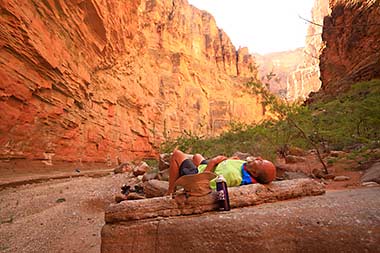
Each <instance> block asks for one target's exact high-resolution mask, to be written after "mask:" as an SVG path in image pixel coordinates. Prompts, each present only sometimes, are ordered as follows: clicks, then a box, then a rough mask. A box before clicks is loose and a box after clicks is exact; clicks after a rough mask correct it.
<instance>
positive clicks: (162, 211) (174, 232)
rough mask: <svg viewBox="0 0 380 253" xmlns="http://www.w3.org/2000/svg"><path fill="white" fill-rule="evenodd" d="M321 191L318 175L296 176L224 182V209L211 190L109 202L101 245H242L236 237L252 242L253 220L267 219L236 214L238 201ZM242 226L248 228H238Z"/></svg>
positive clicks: (146, 248)
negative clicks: (198, 194) (200, 194)
mask: <svg viewBox="0 0 380 253" xmlns="http://www.w3.org/2000/svg"><path fill="white" fill-rule="evenodd" d="M324 193H325V189H324V186H323V185H322V184H320V183H318V182H317V181H315V180H312V179H296V180H287V181H280V182H273V183H271V184H269V185H261V184H254V185H247V186H241V187H232V188H229V195H230V202H231V207H232V210H231V211H229V212H219V211H215V210H216V209H217V205H216V202H215V200H216V196H215V193H212V194H209V195H206V196H203V197H189V198H186V197H185V196H184V195H180V196H177V197H176V198H174V199H173V198H170V197H160V198H152V199H144V200H137V201H124V202H121V203H119V204H112V205H111V206H110V207H109V208H108V209H107V210H106V214H105V220H106V225H105V226H104V227H103V229H102V246H101V249H102V252H215V251H216V250H217V248H218V247H219V246H218V247H217V245H218V243H220V244H221V246H220V248H219V249H222V248H223V250H222V251H229V249H231V250H235V249H236V250H237V248H239V247H242V246H239V245H240V244H241V243H242V242H241V241H246V243H245V244H243V245H245V246H249V245H250V243H252V242H251V240H250V239H249V240H248V238H250V237H251V236H254V235H255V233H256V236H257V235H258V234H259V231H257V228H255V227H254V224H257V223H260V224H262V223H267V222H270V219H266V220H263V219H261V218H259V217H256V216H255V215H254V210H255V209H252V210H253V211H252V212H253V213H250V214H247V215H245V216H244V215H243V216H241V214H243V213H245V212H242V210H245V209H246V208H241V207H249V206H253V205H258V204H262V203H268V202H276V201H279V200H286V199H294V198H299V197H303V196H314V195H321V194H324ZM281 203H282V202H281ZM256 208H259V207H256ZM202 213H204V214H202ZM184 215H186V216H184ZM290 215H291V214H290ZM253 221H254V223H252V222H253ZM280 223H281V222H280ZM243 231H245V233H247V231H248V232H249V233H248V234H242V232H243ZM254 231H256V232H255V233H254ZM225 238H230V239H228V240H226V239H225ZM223 245H224V246H223ZM228 245H229V246H228ZM234 245H235V246H234ZM215 247H216V248H215ZM233 247H235V248H233ZM236 247H237V248H236ZM241 249H244V248H241Z"/></svg>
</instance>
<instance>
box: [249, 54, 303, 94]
mask: <svg viewBox="0 0 380 253" xmlns="http://www.w3.org/2000/svg"><path fill="white" fill-rule="evenodd" d="M254 56H255V59H256V62H257V64H258V67H259V79H260V81H261V82H262V83H264V84H266V85H267V87H268V88H269V90H270V91H271V92H272V93H274V94H276V95H278V96H280V97H282V98H284V99H287V98H288V96H287V94H288V93H291V92H293V91H292V89H293V87H289V85H288V82H287V81H288V79H289V74H290V73H293V72H294V71H295V70H296V69H297V66H298V65H299V64H300V62H302V61H303V57H304V56H303V48H298V49H295V50H292V51H284V52H275V53H269V54H265V55H259V54H255V55H254ZM295 88H297V87H295Z"/></svg>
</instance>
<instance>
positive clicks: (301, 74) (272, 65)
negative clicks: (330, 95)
mask: <svg viewBox="0 0 380 253" xmlns="http://www.w3.org/2000/svg"><path fill="white" fill-rule="evenodd" d="M329 10H330V9H329V0H315V3H314V6H313V9H312V10H311V20H310V21H309V26H308V30H307V35H306V38H305V47H304V48H299V49H296V50H293V51H285V52H276V53H271V54H267V55H255V58H256V59H257V63H258V65H259V73H260V80H261V82H263V83H267V84H269V88H270V90H271V91H272V92H273V93H275V94H277V95H279V96H280V97H283V98H285V99H286V100H288V101H296V100H304V99H305V98H307V97H308V95H309V93H310V92H315V91H317V90H319V88H320V87H321V81H320V79H319V77H320V72H319V57H320V55H321V52H322V49H323V43H322V24H323V19H324V17H325V16H327V15H328V14H329ZM299 22H306V21H303V20H302V19H301V18H300V20H299ZM290 29H291V28H290ZM270 73H272V74H273V75H272V77H271V78H270V80H268V78H267V76H268V74H270Z"/></svg>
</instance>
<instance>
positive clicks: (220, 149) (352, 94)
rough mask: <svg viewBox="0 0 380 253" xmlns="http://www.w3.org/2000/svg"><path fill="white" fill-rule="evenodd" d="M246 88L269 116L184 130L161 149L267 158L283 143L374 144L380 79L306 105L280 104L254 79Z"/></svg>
mask: <svg viewBox="0 0 380 253" xmlns="http://www.w3.org/2000/svg"><path fill="white" fill-rule="evenodd" d="M246 87H248V88H249V89H251V91H252V92H253V93H254V94H260V95H261V96H262V97H263V104H264V105H265V106H266V107H267V109H268V110H269V111H270V112H271V113H272V114H273V115H274V118H275V119H272V120H265V121H263V122H260V123H259V124H255V125H243V124H240V123H234V124H232V125H231V127H230V130H229V131H227V132H225V133H223V134H221V135H220V136H218V137H213V138H202V137H199V136H195V135H193V134H191V133H189V132H185V133H184V134H183V135H182V136H180V137H179V138H177V139H175V140H168V141H167V142H165V143H164V144H163V145H162V147H161V148H162V149H161V151H162V152H170V151H172V150H173V149H174V147H176V146H178V148H179V149H181V150H184V151H186V152H189V153H201V154H203V155H205V156H206V157H212V156H215V155H218V154H224V155H226V156H230V155H232V154H233V153H235V152H236V151H241V152H249V153H252V154H253V155H257V156H262V157H264V158H266V159H273V158H274V157H275V156H276V155H278V153H279V152H281V150H283V149H284V148H285V147H286V146H297V147H301V148H304V149H309V148H318V149H322V147H325V148H326V147H327V148H329V149H335V150H343V149H350V148H351V146H353V145H357V144H358V143H359V144H360V146H361V148H362V149H363V148H364V149H366V148H377V147H380V141H379V139H380V138H379V137H380V131H379V127H380V80H373V81H369V82H361V83H357V84H355V85H353V86H352V88H351V89H350V90H349V91H348V92H347V93H345V94H341V95H340V96H338V97H336V98H334V99H330V100H325V101H319V102H316V103H313V104H312V105H309V106H298V105H295V104H286V103H283V102H281V101H280V100H279V99H277V98H276V97H274V96H273V95H271V94H269V93H268V92H267V90H265V86H263V85H260V84H255V83H247V84H246Z"/></svg>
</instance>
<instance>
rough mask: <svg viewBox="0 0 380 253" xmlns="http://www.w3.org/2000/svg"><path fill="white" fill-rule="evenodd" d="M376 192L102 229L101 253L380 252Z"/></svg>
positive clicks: (330, 194)
mask: <svg viewBox="0 0 380 253" xmlns="http://www.w3.org/2000/svg"><path fill="white" fill-rule="evenodd" d="M379 194H380V187H376V188H364V189H355V190H345V191H332V192H328V193H326V194H325V195H322V196H315V197H306V198H302V199H295V200H290V201H281V202H276V203H271V204H263V205H259V206H251V207H246V208H235V209H232V210H231V211H229V212H211V213H205V214H201V215H189V216H177V217H170V218H159V219H148V220H143V221H139V222H136V221H134V222H129V223H117V224H106V225H105V226H104V227H103V230H102V248H101V249H102V252H380V209H379V206H380V198H379Z"/></svg>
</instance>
